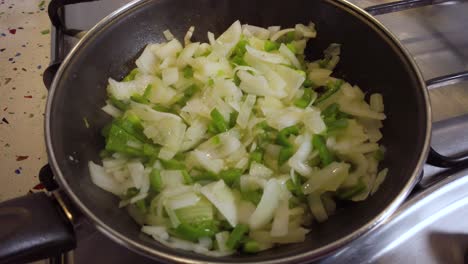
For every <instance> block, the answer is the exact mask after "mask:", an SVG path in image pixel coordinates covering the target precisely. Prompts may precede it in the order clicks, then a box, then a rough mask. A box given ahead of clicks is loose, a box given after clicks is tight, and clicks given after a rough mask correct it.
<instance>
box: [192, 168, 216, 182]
mask: <svg viewBox="0 0 468 264" xmlns="http://www.w3.org/2000/svg"><path fill="white" fill-rule="evenodd" d="M192 179H193V180H194V181H217V180H219V178H218V175H216V174H214V173H213V172H211V171H205V170H204V171H199V173H198V174H196V175H195V174H193V173H192Z"/></svg>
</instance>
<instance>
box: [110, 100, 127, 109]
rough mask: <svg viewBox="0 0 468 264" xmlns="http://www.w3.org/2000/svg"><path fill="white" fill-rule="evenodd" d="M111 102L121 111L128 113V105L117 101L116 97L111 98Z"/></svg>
mask: <svg viewBox="0 0 468 264" xmlns="http://www.w3.org/2000/svg"><path fill="white" fill-rule="evenodd" d="M109 101H110V102H111V104H112V105H113V106H115V107H117V108H118V109H119V110H121V111H124V112H125V111H127V109H128V104H126V103H124V102H123V101H120V100H117V99H116V98H115V97H114V96H109Z"/></svg>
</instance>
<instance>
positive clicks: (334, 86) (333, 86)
mask: <svg viewBox="0 0 468 264" xmlns="http://www.w3.org/2000/svg"><path fill="white" fill-rule="evenodd" d="M343 83H344V82H343V80H340V79H338V80H336V81H335V82H328V83H327V90H326V91H325V93H323V94H321V95H320V96H319V97H318V98H317V100H315V103H317V104H318V103H321V102H323V101H325V100H326V99H328V98H329V97H330V96H332V95H333V94H334V93H336V92H338V90H340V88H341V86H342V85H343Z"/></svg>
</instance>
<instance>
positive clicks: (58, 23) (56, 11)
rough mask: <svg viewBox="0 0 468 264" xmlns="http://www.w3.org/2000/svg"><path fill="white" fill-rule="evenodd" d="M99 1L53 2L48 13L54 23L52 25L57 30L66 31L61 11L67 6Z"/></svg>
mask: <svg viewBox="0 0 468 264" xmlns="http://www.w3.org/2000/svg"><path fill="white" fill-rule="evenodd" d="M94 1H97V0H52V1H50V3H49V7H48V9H47V12H48V13H49V18H50V21H52V25H54V26H55V27H57V28H62V29H65V26H64V25H63V23H62V20H61V18H60V9H62V8H63V7H64V6H66V5H72V4H79V3H84V2H94Z"/></svg>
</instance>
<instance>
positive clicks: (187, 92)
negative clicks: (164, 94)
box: [177, 84, 200, 105]
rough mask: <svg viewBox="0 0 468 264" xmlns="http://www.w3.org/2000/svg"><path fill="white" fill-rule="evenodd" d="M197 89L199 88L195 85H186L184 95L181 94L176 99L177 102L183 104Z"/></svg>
mask: <svg viewBox="0 0 468 264" xmlns="http://www.w3.org/2000/svg"><path fill="white" fill-rule="evenodd" d="M199 90H200V88H199V87H198V86H197V85H195V84H192V85H190V86H189V87H187V89H185V90H184V96H182V97H181V98H180V99H179V101H177V104H179V105H185V104H186V103H187V101H188V100H190V98H192V96H193V95H194V94H196V93H197V92H198V91H199Z"/></svg>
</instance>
